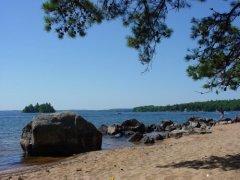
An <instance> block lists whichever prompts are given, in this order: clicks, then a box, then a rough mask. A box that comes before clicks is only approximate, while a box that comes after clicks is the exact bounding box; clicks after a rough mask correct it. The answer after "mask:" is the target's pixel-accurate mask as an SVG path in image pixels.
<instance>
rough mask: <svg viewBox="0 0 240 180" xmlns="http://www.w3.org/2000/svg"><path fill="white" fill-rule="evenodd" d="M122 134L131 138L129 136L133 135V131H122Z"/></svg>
mask: <svg viewBox="0 0 240 180" xmlns="http://www.w3.org/2000/svg"><path fill="white" fill-rule="evenodd" d="M123 133H124V135H125V136H131V135H133V134H135V132H134V131H124V132H123Z"/></svg>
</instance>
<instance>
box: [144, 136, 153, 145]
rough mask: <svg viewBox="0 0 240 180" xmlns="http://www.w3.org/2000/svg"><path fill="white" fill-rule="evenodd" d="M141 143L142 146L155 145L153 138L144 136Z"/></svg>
mask: <svg viewBox="0 0 240 180" xmlns="http://www.w3.org/2000/svg"><path fill="white" fill-rule="evenodd" d="M143 143H144V144H154V143H155V140H154V138H153V137H149V136H145V137H144V138H143Z"/></svg>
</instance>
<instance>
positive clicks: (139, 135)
mask: <svg viewBox="0 0 240 180" xmlns="http://www.w3.org/2000/svg"><path fill="white" fill-rule="evenodd" d="M142 138H143V134H142V133H140V132H136V133H134V134H133V135H132V136H131V137H130V138H129V139H128V141H129V142H139V141H141V139H142Z"/></svg>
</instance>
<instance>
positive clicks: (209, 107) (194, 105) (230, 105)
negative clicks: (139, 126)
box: [133, 99, 240, 112]
mask: <svg viewBox="0 0 240 180" xmlns="http://www.w3.org/2000/svg"><path fill="white" fill-rule="evenodd" d="M222 110H223V111H240V99H234V100H217V101H205V102H191V103H184V104H175V105H167V106H153V105H150V106H139V107H135V108H133V112H159V111H163V112H164V111H180V112H183V111H207V112H213V111H222Z"/></svg>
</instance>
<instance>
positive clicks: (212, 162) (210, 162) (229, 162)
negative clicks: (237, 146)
mask: <svg viewBox="0 0 240 180" xmlns="http://www.w3.org/2000/svg"><path fill="white" fill-rule="evenodd" d="M156 167H157V168H171V167H173V168H184V167H185V168H193V169H215V168H221V169H222V170H224V171H229V170H238V169H240V154H236V155H226V156H224V157H218V156H211V157H209V158H207V159H204V160H192V161H183V162H179V163H172V164H169V165H165V166H161V165H158V166H156Z"/></svg>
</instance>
